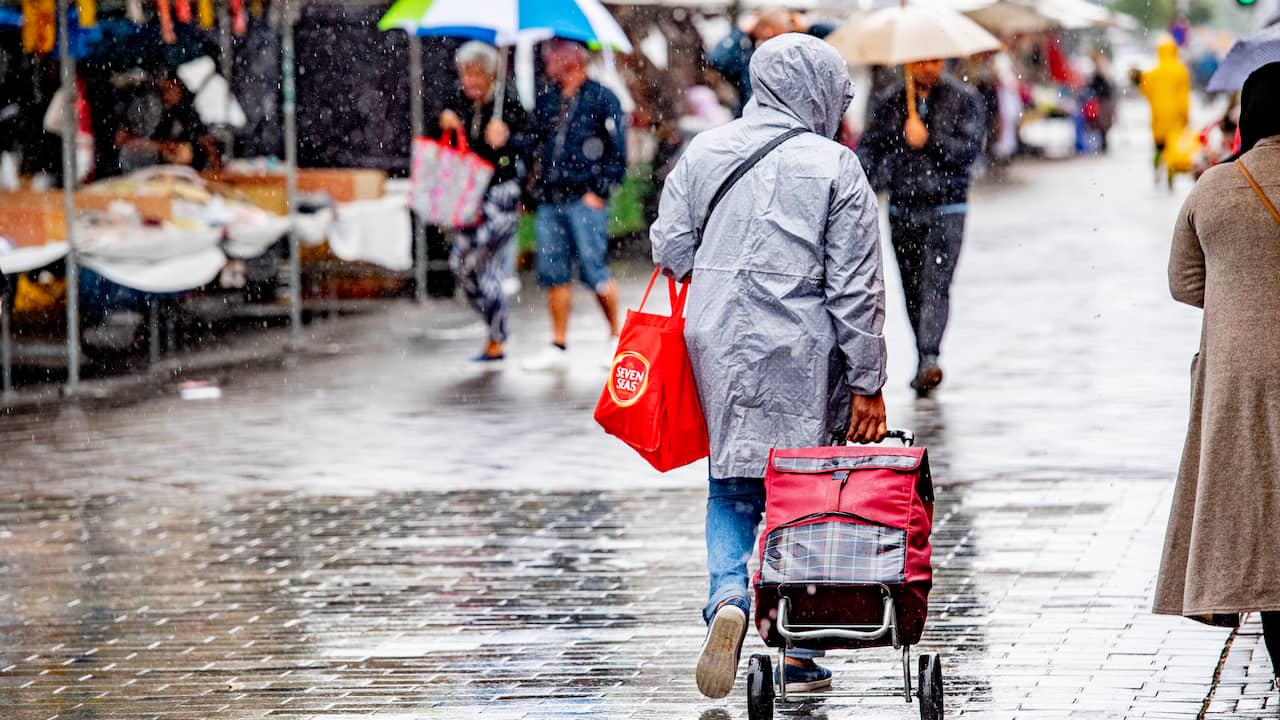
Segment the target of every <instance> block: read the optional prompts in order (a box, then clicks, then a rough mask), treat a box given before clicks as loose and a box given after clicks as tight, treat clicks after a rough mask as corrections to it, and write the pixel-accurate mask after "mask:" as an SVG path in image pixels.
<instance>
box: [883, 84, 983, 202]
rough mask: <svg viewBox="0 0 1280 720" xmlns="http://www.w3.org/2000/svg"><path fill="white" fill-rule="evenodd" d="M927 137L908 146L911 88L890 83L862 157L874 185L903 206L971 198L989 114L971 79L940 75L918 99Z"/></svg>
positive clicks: (959, 200) (965, 200)
mask: <svg viewBox="0 0 1280 720" xmlns="http://www.w3.org/2000/svg"><path fill="white" fill-rule="evenodd" d="M917 109H918V112H919V113H920V119H921V120H922V121H924V125H925V127H926V128H927V129H928V130H929V140H928V142H926V143H925V146H924V147H923V148H921V149H919V150H913V149H912V148H910V147H908V146H907V141H906V140H905V139H904V138H903V136H902V129H903V127H904V126H905V125H906V124H907V90H906V87H905V86H904V85H898V86H896V87H892V88H889V89H888V90H886V91H885V92H884V93H882V94H881V95H880V97H879V98H878V99H877V101H876V104H875V111H874V112H873V113H872V115H871V121H870V122H869V123H868V124H867V131H866V132H865V133H864V134H863V136H862V139H861V140H860V141H859V142H858V158H859V159H860V160H862V166H863V167H864V168H866V171H867V176H868V177H869V178H870V179H871V185H872V186H873V187H874V188H875V189H876V190H877V191H880V192H888V193H889V204H890V205H893V206H894V207H902V208H928V207H940V206H944V205H957V204H961V203H965V202H967V201H968V197H969V180H970V169H971V166H972V165H973V161H974V159H976V158H977V157H978V153H979V151H981V150H982V139H983V136H984V135H985V134H986V116H985V114H984V112H983V105H982V98H981V97H979V95H978V93H977V92H975V91H974V90H972V89H971V88H970V87H969V86H968V85H963V84H961V83H959V82H956V81H955V80H952V79H950V78H946V77H944V78H942V79H941V80H940V81H939V82H938V85H937V87H935V88H933V90H931V91H930V92H929V96H928V98H927V99H925V98H918V99H917Z"/></svg>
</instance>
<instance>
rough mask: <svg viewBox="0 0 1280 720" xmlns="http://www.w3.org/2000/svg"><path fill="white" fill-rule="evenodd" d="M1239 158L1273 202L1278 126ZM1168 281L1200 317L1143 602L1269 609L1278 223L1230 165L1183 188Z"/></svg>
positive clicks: (1278, 461)
mask: <svg viewBox="0 0 1280 720" xmlns="http://www.w3.org/2000/svg"><path fill="white" fill-rule="evenodd" d="M1243 161H1244V164H1245V166H1246V167H1247V168H1248V169H1249V170H1250V172H1252V173H1253V176H1254V177H1255V178H1256V179H1257V181H1258V183H1259V184H1261V185H1262V188H1263V190H1264V191H1265V192H1266V194H1267V195H1268V196H1269V197H1270V198H1271V200H1272V202H1273V203H1276V204H1278V205H1280V136H1278V137H1272V138H1267V139H1265V140H1263V141H1262V142H1259V143H1258V144H1257V145H1256V146H1255V147H1254V149H1253V150H1252V151H1250V152H1249V153H1247V154H1246V155H1245V156H1244V158H1243ZM1169 287H1170V289H1171V290H1172V292H1173V297H1174V298H1175V299H1177V300H1178V301H1180V302H1184V303H1187V304H1188V305H1193V306H1195V307H1200V308H1203V309H1204V327H1203V331H1202V333H1201V337H1200V352H1199V353H1198V354H1197V355H1196V357H1195V359H1193V361H1192V363H1191V423H1190V425H1189V427H1188V429H1187V441H1186V447H1185V449H1184V450H1183V454H1182V467H1181V469H1180V470H1179V472H1178V484H1177V489H1176V490H1175V493H1174V498H1173V511H1172V513H1171V514H1170V516H1169V529H1168V533H1167V535H1166V536H1165V546H1164V558H1163V560H1162V561H1161V565H1160V577H1159V581H1158V583H1157V586H1156V599H1155V612H1157V613H1160V614H1165V615H1185V616H1188V617H1194V618H1195V619H1197V620H1202V621H1205V622H1214V623H1215V624H1234V623H1235V622H1236V621H1237V620H1238V614H1239V613H1244V612H1251V611H1257V610H1280V223H1277V222H1276V221H1275V219H1273V218H1272V217H1271V215H1270V214H1269V213H1268V212H1267V210H1266V208H1265V206H1264V205H1263V204H1262V202H1261V201H1260V200H1259V199H1258V197H1257V195H1255V194H1254V192H1253V190H1252V189H1250V187H1249V185H1248V183H1247V181H1246V180H1245V178H1244V176H1243V175H1242V174H1241V173H1240V171H1239V169H1237V168H1236V167H1234V166H1233V165H1230V164H1227V165H1222V166H1219V167H1215V168H1213V169H1211V170H1209V172H1207V173H1206V174H1205V175H1204V177H1202V178H1201V179H1200V182H1199V183H1197V184H1196V187H1195V189H1194V190H1192V192H1191V195H1190V197H1188V198H1187V202H1186V204H1185V205H1184V206H1183V208H1182V213H1181V215H1180V216H1179V217H1178V225H1177V228H1176V229H1175V230H1174V236H1173V253H1172V256H1171V257H1170V259H1169ZM1213 616H1218V617H1213Z"/></svg>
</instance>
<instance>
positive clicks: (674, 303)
mask: <svg viewBox="0 0 1280 720" xmlns="http://www.w3.org/2000/svg"><path fill="white" fill-rule="evenodd" d="M661 274H662V271H661V270H659V269H658V268H654V269H653V276H652V277H650V278H649V285H648V287H646V288H645V289H644V297H643V298H641V299H640V307H638V308H636V312H640V311H642V310H644V304H645V303H647V302H649V293H650V292H653V284H654V283H656V282H658V276H659V275H661ZM679 285H680V289H679V290H676V281H675V280H672V279H671V278H667V293H668V294H669V295H670V296H671V317H680V316H682V315H684V304H685V300H686V299H687V298H688V296H689V283H687V282H683V283H679Z"/></svg>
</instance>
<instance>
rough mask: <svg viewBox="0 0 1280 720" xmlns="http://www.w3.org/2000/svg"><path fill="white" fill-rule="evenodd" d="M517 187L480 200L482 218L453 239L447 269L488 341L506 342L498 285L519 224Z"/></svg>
mask: <svg viewBox="0 0 1280 720" xmlns="http://www.w3.org/2000/svg"><path fill="white" fill-rule="evenodd" d="M519 202H520V183H518V182H517V181H515V180H508V181H506V182H504V183H499V184H498V185H494V186H493V187H491V188H489V191H488V192H487V193H486V194H485V196H484V210H483V212H482V216H483V217H484V220H483V222H481V223H480V224H479V225H477V226H476V227H472V228H464V229H462V230H458V231H457V232H456V233H454V236H453V250H452V251H451V252H450V253H449V267H450V268H451V269H452V270H453V275H454V277H456V278H457V279H458V284H459V285H461V286H462V292H463V293H465V294H466V296H467V301H468V302H469V303H471V307H473V308H475V309H476V312H478V313H480V316H481V317H483V318H484V321H485V324H487V325H488V326H489V340H490V341H492V342H505V341H506V339H507V315H508V312H509V309H508V308H507V298H506V295H505V294H504V293H503V290H502V281H503V280H505V279H506V277H507V269H506V249H507V245H508V244H509V243H510V242H511V238H512V237H513V236H514V235H515V232H516V223H517V222H519V220H520V213H519V210H518V205H519Z"/></svg>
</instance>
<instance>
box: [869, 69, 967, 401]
mask: <svg viewBox="0 0 1280 720" xmlns="http://www.w3.org/2000/svg"><path fill="white" fill-rule="evenodd" d="M942 71H943V62H942V61H941V60H928V61H924V62H918V63H912V64H910V65H908V66H907V72H908V73H910V74H911V76H912V78H913V79H914V82H915V86H916V114H915V115H911V114H909V113H908V112H907V92H906V87H905V86H904V85H903V84H898V85H897V86H896V87H891V88H889V89H888V90H886V91H885V92H884V94H883V95H882V96H881V97H880V98H879V100H878V102H877V103H876V109H875V111H874V113H873V115H872V117H871V121H870V123H869V124H868V126H867V130H866V133H865V134H864V135H863V137H862V141H861V142H860V143H859V146H858V157H859V159H860V160H861V161H862V165H863V167H864V168H866V171H867V175H868V177H869V178H870V179H871V183H872V185H873V186H874V187H875V188H876V190H878V191H882V192H887V193H888V194H889V227H890V233H891V240H892V242H893V249H894V252H895V254H896V255H897V260H898V269H899V271H900V274H901V275H902V286H903V290H904V291H905V294H906V299H907V316H908V317H909V318H910V320H911V328H912V330H913V331H914V332H915V336H916V349H917V351H918V352H919V366H918V369H917V371H916V376H915V379H913V380H912V381H911V387H912V388H914V389H915V390H916V393H917V394H918V395H920V396H921V397H924V396H927V395H928V394H929V393H930V392H931V391H932V390H933V389H934V388H936V387H937V386H938V385H939V384H941V382H942V369H941V368H940V367H939V366H938V356H939V353H940V347H941V344H942V335H943V332H944V331H945V330H946V327H947V318H948V315H949V312H950V304H951V279H952V276H953V275H954V274H955V269H956V261H957V259H958V257H959V255H960V244H961V241H962V239H963V237H964V220H965V214H966V213H967V211H968V198H969V180H970V168H971V166H972V165H973V161H974V160H975V159H976V158H977V156H978V153H979V152H980V151H981V150H982V139H983V135H984V133H985V127H984V118H985V114H984V113H983V111H982V99H981V98H980V97H979V96H978V94H977V93H976V92H974V91H973V90H972V89H971V88H969V87H968V86H967V85H964V84H962V83H959V82H957V81H955V80H952V79H951V78H948V77H945V76H944V75H943V72H942Z"/></svg>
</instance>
